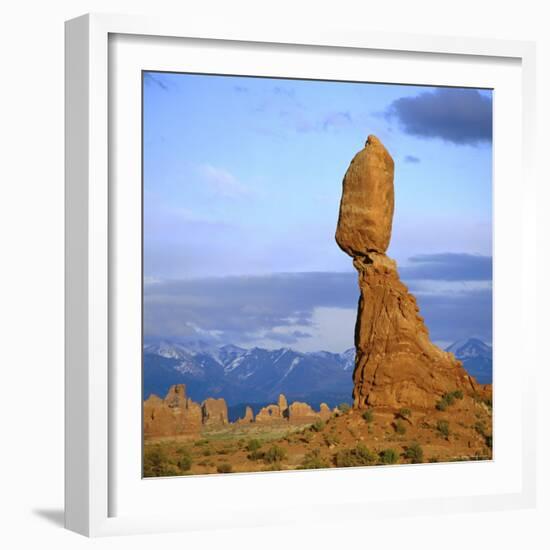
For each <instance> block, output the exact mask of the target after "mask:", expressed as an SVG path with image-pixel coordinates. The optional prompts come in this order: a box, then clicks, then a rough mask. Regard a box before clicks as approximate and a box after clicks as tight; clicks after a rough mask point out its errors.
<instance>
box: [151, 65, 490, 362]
mask: <svg viewBox="0 0 550 550" xmlns="http://www.w3.org/2000/svg"><path fill="white" fill-rule="evenodd" d="M143 93H144V281H145V285H144V292H145V315H144V317H145V331H146V337H149V338H167V339H180V340H185V339H188V338H195V337H201V338H204V339H213V340H215V341H220V342H224V343H225V342H226V341H231V342H232V343H240V344H242V345H245V346H252V345H263V346H266V347H280V346H281V345H289V346H291V347H295V348H297V349H302V350H310V349H329V350H333V351H342V350H343V349H345V348H346V347H350V346H351V345H352V344H353V340H352V339H353V323H354V320H355V304H356V299H357V292H358V290H357V285H356V280H355V276H354V270H353V267H352V264H351V259H350V258H349V257H348V256H346V255H345V254H344V253H343V252H341V251H340V249H339V248H338V247H337V245H336V243H335V241H334V232H335V228H336V222H337V218H338V206H339V200H340V194H341V183H342V178H343V175H344V173H345V171H346V169H347V167H348V165H349V162H350V160H351V159H352V157H353V156H354V155H355V153H356V152H357V151H359V150H360V149H361V148H362V147H363V145H364V142H365V140H366V138H367V136H368V134H371V133H372V134H375V135H377V136H378V137H379V138H380V139H381V140H382V141H383V143H384V144H385V145H386V147H387V149H388V150H389V152H390V153H391V154H392V156H393V158H394V160H395V195H396V204H395V216H394V228H393V234H392V241H391V245H390V248H389V250H388V254H389V255H391V256H392V257H394V258H395V259H397V261H398V264H399V267H400V273H401V275H402V277H403V279H404V280H405V281H406V282H407V283H408V284H409V286H410V288H411V290H413V291H414V292H415V294H416V295H417V297H418V300H419V302H420V306H421V308H422V313H423V314H424V315H425V317H426V320H427V323H428V326H429V328H430V331H431V332H432V336H433V338H434V339H436V340H437V341H439V342H440V343H442V344H446V343H448V342H451V341H453V340H455V339H458V338H462V337H465V336H470V335H471V336H478V337H481V338H482V339H484V340H485V341H490V338H491V311H490V309H491V308H490V303H491V277H492V274H491V269H490V266H491V259H490V257H491V253H492V240H491V239H492V229H491V227H492V211H491V202H492V193H491V187H492V139H491V138H492V135H491V134H492V130H491V129H492V96H491V92H490V91H485V90H468V89H448V88H426V87H417V86H398V85H381V84H366V83H346V82H320V81H300V80H284V79H265V78H247V77H226V76H210V75H186V74H167V73H145V75H144V85H143ZM344 281H347V282H345V283H344ZM281 288H286V289H287V290H286V292H281ZM311 288H315V289H316V292H309V291H310V290H311ZM298 297H300V299H299V298H298ZM305 297H307V299H305ZM308 300H309V301H308ZM306 302H307V303H306ZM269 304H271V305H269ZM445 312H447V314H448V315H446V313H445Z"/></svg>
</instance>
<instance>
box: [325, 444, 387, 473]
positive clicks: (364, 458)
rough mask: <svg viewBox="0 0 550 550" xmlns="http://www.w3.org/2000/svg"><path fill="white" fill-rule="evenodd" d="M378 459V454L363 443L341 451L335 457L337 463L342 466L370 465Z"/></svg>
mask: <svg viewBox="0 0 550 550" xmlns="http://www.w3.org/2000/svg"><path fill="white" fill-rule="evenodd" d="M376 460H377V456H376V455H375V454H374V453H373V452H372V451H370V450H369V449H368V448H367V447H366V446H365V445H363V444H361V443H359V444H358V445H357V446H356V447H354V448H352V449H344V450H342V451H339V452H338V453H336V456H335V457H334V463H335V465H336V466H338V467H341V468H349V467H353V466H368V465H370V464H373V463H375V462H376Z"/></svg>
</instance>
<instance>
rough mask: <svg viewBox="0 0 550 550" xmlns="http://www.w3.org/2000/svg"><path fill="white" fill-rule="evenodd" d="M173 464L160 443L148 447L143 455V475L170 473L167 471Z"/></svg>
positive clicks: (164, 474) (154, 475)
mask: <svg viewBox="0 0 550 550" xmlns="http://www.w3.org/2000/svg"><path fill="white" fill-rule="evenodd" d="M170 467H171V464H170V463H169V461H168V456H167V455H166V451H165V450H164V449H163V448H162V447H160V446H159V445H155V446H154V447H151V448H149V449H147V448H146V450H145V454H144V457H143V475H144V476H145V477H159V476H166V475H169V474H168V473H167V472H168V470H169V469H170Z"/></svg>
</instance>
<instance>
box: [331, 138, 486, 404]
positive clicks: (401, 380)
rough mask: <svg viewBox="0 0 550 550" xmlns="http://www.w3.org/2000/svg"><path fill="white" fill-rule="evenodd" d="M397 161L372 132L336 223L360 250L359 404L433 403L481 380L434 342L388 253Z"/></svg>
mask: <svg viewBox="0 0 550 550" xmlns="http://www.w3.org/2000/svg"><path fill="white" fill-rule="evenodd" d="M393 176H394V162H393V159H392V157H391V155H390V154H389V153H388V151H387V150H386V148H385V147H384V145H383V144H382V142H381V141H380V140H379V139H378V138H376V137H375V136H372V135H370V136H369V137H368V139H367V142H366V144H365V147H364V149H362V150H361V151H359V153H357V154H356V155H355V157H354V158H353V160H352V161H351V164H350V166H349V168H348V170H347V172H346V174H345V176H344V181H343V185H342V199H341V202H340V214H339V218H338V227H337V230H336V242H337V243H338V246H340V248H341V249H342V250H343V251H344V252H346V254H348V255H349V256H351V257H352V258H353V265H354V267H355V268H356V269H357V272H358V276H359V277H358V278H359V290H360V298H359V305H358V311H357V321H356V325H355V349H356V355H355V369H354V373H353V382H354V388H353V404H354V407H355V408H366V407H370V406H374V407H376V406H380V407H403V406H414V407H424V408H429V407H433V406H434V404H435V402H436V401H437V400H438V399H439V398H440V397H441V396H443V395H444V394H445V393H448V392H451V391H455V390H462V391H464V392H466V393H474V392H476V391H477V390H478V389H479V388H478V385H477V383H476V381H475V379H473V378H472V377H470V376H469V375H468V374H467V372H466V371H465V370H464V368H463V367H462V363H461V362H460V361H458V360H457V359H456V358H455V357H454V355H453V354H452V353H447V352H445V351H443V350H441V349H440V348H439V347H437V346H436V345H435V344H433V343H432V342H431V340H430V336H429V333H428V329H427V327H426V325H425V324H424V320H423V318H422V317H421V316H420V314H419V308H418V305H417V303H416V299H415V297H414V296H413V295H412V294H411V293H410V292H409V291H408V289H407V287H406V286H405V285H404V284H403V283H402V282H401V280H400V279H399V274H398V271H397V264H396V262H395V261H394V260H392V259H391V258H389V257H388V256H386V254H385V252H386V250H387V248H388V246H389V244H390V240H391V230H392V222H393V213H394V186H393Z"/></svg>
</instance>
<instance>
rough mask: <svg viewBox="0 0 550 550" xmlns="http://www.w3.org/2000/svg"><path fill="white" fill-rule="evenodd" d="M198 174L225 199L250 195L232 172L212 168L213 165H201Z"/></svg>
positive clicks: (247, 189) (248, 190)
mask: <svg viewBox="0 0 550 550" xmlns="http://www.w3.org/2000/svg"><path fill="white" fill-rule="evenodd" d="M198 172H199V174H200V176H201V177H202V179H203V181H204V182H205V183H207V184H208V185H209V186H210V187H211V188H212V190H213V191H215V192H216V193H219V194H221V195H223V196H225V197H231V198H235V197H244V196H248V195H250V189H249V188H248V187H247V186H246V185H244V184H243V183H242V182H240V181H239V180H238V179H237V178H236V177H235V176H234V175H233V174H231V172H229V171H227V170H225V169H223V168H217V167H215V166H212V165H211V164H201V165H200V166H199V167H198Z"/></svg>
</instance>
